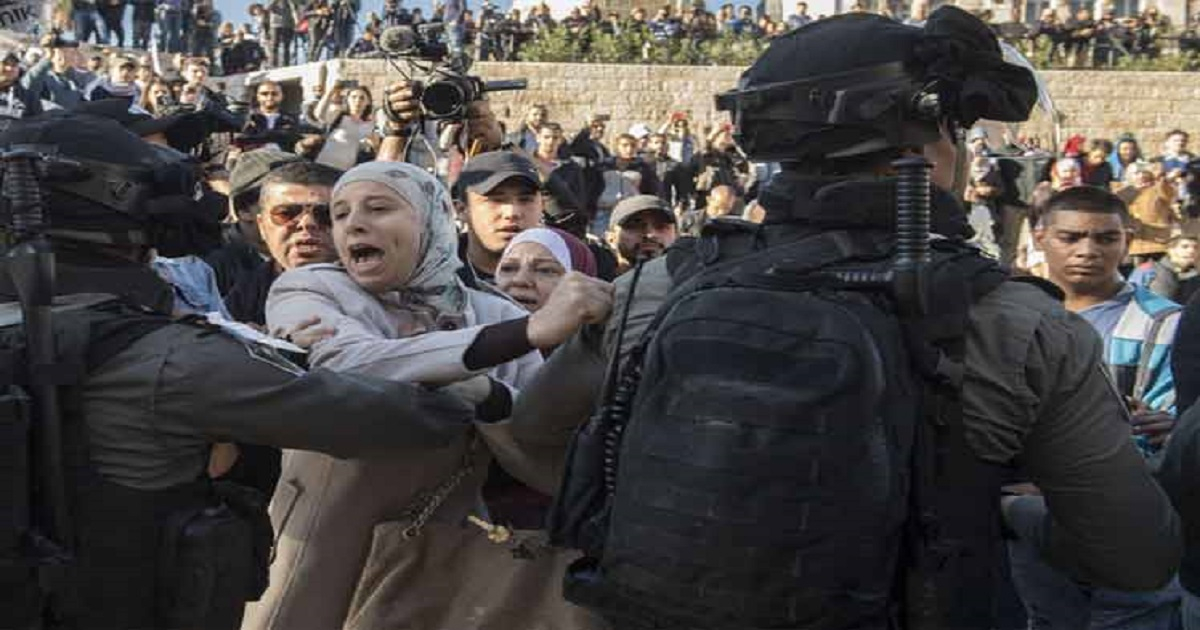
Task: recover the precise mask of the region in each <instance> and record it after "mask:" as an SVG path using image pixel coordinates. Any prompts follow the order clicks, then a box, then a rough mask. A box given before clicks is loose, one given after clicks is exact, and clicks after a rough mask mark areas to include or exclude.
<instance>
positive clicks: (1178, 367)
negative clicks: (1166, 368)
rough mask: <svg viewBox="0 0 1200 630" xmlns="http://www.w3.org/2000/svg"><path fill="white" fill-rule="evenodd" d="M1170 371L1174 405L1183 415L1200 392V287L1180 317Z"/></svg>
mask: <svg viewBox="0 0 1200 630" xmlns="http://www.w3.org/2000/svg"><path fill="white" fill-rule="evenodd" d="M1171 374H1172V375H1173V376H1174V378H1175V406H1176V408H1178V409H1179V415H1181V416H1182V415H1183V414H1184V412H1186V411H1187V409H1188V408H1189V407H1191V406H1192V403H1194V402H1196V397H1197V396H1200V291H1197V292H1196V293H1195V294H1193V295H1192V298H1191V299H1190V300H1188V303H1187V306H1186V307H1185V308H1184V309H1183V314H1182V315H1181V316H1180V317H1179V328H1178V330H1177V331H1176V333H1175V344H1174V347H1173V348H1172V350H1171Z"/></svg>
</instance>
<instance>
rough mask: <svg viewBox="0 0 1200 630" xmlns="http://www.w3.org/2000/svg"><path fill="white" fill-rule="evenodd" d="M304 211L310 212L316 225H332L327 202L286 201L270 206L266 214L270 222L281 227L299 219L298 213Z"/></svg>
mask: <svg viewBox="0 0 1200 630" xmlns="http://www.w3.org/2000/svg"><path fill="white" fill-rule="evenodd" d="M305 212H308V213H311V214H312V219H313V221H314V222H316V224H317V225H319V226H321V227H323V228H326V229H328V228H330V227H333V221H332V220H331V219H330V217H329V204H327V203H314V204H305V203H287V204H283V205H279V206H275V207H273V208H271V209H270V210H268V211H267V216H269V217H270V218H271V223H274V224H275V225H278V226H280V227H283V226H288V225H292V224H294V223H296V222H297V221H299V220H300V215H302V214H304V213H305Z"/></svg>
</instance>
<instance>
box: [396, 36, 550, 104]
mask: <svg viewBox="0 0 1200 630" xmlns="http://www.w3.org/2000/svg"><path fill="white" fill-rule="evenodd" d="M443 30H444V27H443V25H442V24H440V23H436V24H422V25H420V26H417V27H416V28H413V27H411V26H393V27H390V28H387V29H384V31H383V33H382V34H381V35H380V36H379V47H380V49H382V50H383V52H384V53H385V54H386V57H385V58H386V59H388V61H389V62H392V63H393V67H395V68H396V69H397V70H398V71H400V72H401V74H407V73H405V72H404V71H403V70H401V69H400V68H399V67H398V66H396V65H395V60H397V59H403V60H406V61H408V62H409V63H410V64H411V65H413V66H414V67H416V68H418V69H423V70H425V72H426V74H427V75H429V76H430V77H431V79H432V80H429V81H413V83H414V85H415V87H414V90H415V91H416V97H417V98H418V99H419V100H420V101H421V110H422V113H423V114H424V116H425V118H427V119H429V120H461V119H464V118H466V116H467V107H468V106H469V105H470V104H471V103H472V102H473V101H477V100H479V99H480V98H483V95H484V94H486V93H488V92H499V91H502V90H523V89H525V88H526V87H528V81H526V80H525V79H508V80H503V81H484V80H483V79H482V78H480V77H478V76H473V75H470V74H468V72H469V70H470V68H471V59H470V57H468V56H467V55H465V54H455V55H451V54H450V51H449V49H448V47H447V46H446V45H445V43H443V42H442V41H440V36H441V34H442V33H443ZM405 78H406V79H408V77H407V76H405ZM384 111H385V112H386V113H387V114H388V117H389V118H391V119H392V120H393V121H394V120H397V117H396V116H395V115H394V114H393V113H392V111H391V109H390V107H388V104H387V103H386V102H385V103H384Z"/></svg>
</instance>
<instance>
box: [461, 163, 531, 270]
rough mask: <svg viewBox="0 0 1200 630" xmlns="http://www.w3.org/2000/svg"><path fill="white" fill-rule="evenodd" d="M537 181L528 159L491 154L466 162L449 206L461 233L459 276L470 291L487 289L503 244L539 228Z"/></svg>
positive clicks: (505, 244) (501, 253)
mask: <svg viewBox="0 0 1200 630" xmlns="http://www.w3.org/2000/svg"><path fill="white" fill-rule="evenodd" d="M541 189H542V180H541V176H540V175H539V174H538V170H537V167H536V166H534V164H533V162H532V161H530V159H529V158H527V157H525V156H523V155H520V154H517V153H514V152H512V151H491V152H489V153H483V154H480V155H478V156H476V157H474V158H472V159H471V160H469V161H468V162H467V164H466V166H464V167H463V170H462V173H461V174H460V175H459V176H458V181H457V182H455V184H454V190H453V193H454V203H455V206H456V208H457V209H458V213H459V217H460V218H461V219H462V221H463V222H464V223H466V225H467V233H466V236H465V237H464V239H463V241H462V244H461V246H460V247H459V256H460V257H461V258H462V259H463V262H465V263H467V264H466V265H464V266H463V267H462V269H461V271H460V273H461V274H463V280H464V281H465V282H466V283H467V284H468V285H471V286H476V285H477V283H478V282H486V283H489V284H491V283H492V277H493V276H494V275H495V273H496V265H498V264H499V263H500V256H501V255H503V254H504V248H505V247H507V246H508V242H509V241H511V240H512V239H513V237H514V236H516V235H517V234H518V233H519V232H522V231H524V230H527V229H529V228H531V227H537V226H539V225H541V224H542V212H543V208H542V196H541Z"/></svg>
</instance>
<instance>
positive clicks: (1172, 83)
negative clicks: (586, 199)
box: [231, 60, 1200, 152]
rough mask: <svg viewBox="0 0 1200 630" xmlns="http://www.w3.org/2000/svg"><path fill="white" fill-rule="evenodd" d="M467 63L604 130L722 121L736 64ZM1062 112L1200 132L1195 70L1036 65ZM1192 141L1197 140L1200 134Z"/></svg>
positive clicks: (509, 108)
mask: <svg viewBox="0 0 1200 630" xmlns="http://www.w3.org/2000/svg"><path fill="white" fill-rule="evenodd" d="M317 67H318V66H317V64H310V65H308V66H300V67H296V68H287V69H283V70H278V71H270V72H268V73H260V74H258V75H252V76H249V77H237V78H234V79H232V80H231V85H232V86H236V85H237V84H240V83H242V82H243V81H245V80H249V81H251V82H253V81H255V80H257V77H258V76H261V75H262V74H269V75H272V76H273V77H276V78H281V79H285V80H296V79H299V80H300V81H301V82H302V83H303V84H305V85H310V84H312V83H313V82H315V80H316V76H317ZM330 71H331V75H335V76H339V77H341V78H348V79H357V80H359V81H360V82H362V83H363V84H365V85H369V86H371V87H372V91H373V92H374V93H375V94H376V97H377V98H378V96H379V95H380V94H382V90H383V87H384V86H385V85H386V84H387V83H388V82H389V80H390V79H391V78H392V77H394V76H395V73H394V71H392V70H391V69H390V68H389V67H388V66H387V65H386V64H385V63H384V62H382V61H359V60H355V61H344V62H334V66H333V67H331V69H330ZM474 71H475V72H477V73H479V74H480V75H481V76H483V77H484V78H487V79H511V78H518V77H523V78H526V79H528V80H529V89H527V90H524V91H521V92H501V93H496V94H493V95H492V96H491V100H492V107H493V109H494V110H495V111H496V113H497V114H498V115H500V116H501V118H502V119H503V120H505V121H506V123H509V124H515V123H517V122H518V121H519V120H520V117H521V115H522V113H523V112H524V110H525V108H526V107H527V106H528V105H530V104H532V103H544V104H546V105H547V106H548V107H549V108H550V117H551V119H552V120H554V121H557V122H560V123H562V124H563V125H564V127H565V128H566V129H567V130H568V132H570V131H573V130H577V129H579V128H581V127H582V126H583V123H584V121H585V120H586V119H587V116H588V115H589V114H590V113H593V112H595V113H607V114H610V115H611V116H612V122H611V123H610V124H609V134H610V137H611V135H613V134H615V133H619V132H620V131H623V130H626V129H628V128H629V127H630V126H631V125H633V124H634V123H638V122H644V123H648V124H650V125H651V126H654V127H657V126H658V125H660V124H662V122H663V121H665V120H667V118H668V116H669V115H670V113H671V112H675V111H685V112H690V113H691V114H692V116H693V118H694V119H695V121H697V125H696V126H695V127H694V128H695V129H697V130H698V129H699V128H700V127H701V126H703V125H705V124H714V123H719V122H724V121H725V120H726V118H725V117H724V115H723V114H721V113H720V112H717V111H715V109H714V106H713V95H714V94H716V93H718V92H721V91H724V90H728V89H730V88H732V87H733V86H734V85H735V84H736V82H737V77H738V73H739V72H740V69H738V68H728V67H721V68H717V67H679V66H636V65H603V64H550V63H479V64H476V66H475V68H474ZM1041 76H1042V77H1043V80H1044V81H1045V83H1046V86H1047V89H1048V91H1049V93H1050V95H1051V97H1052V98H1053V100H1054V102H1055V105H1056V106H1057V108H1058V110H1059V111H1060V112H1061V115H1062V132H1063V137H1064V138H1065V137H1067V136H1069V135H1071V134H1076V133H1078V134H1082V135H1084V136H1086V137H1089V138H1091V137H1104V138H1115V137H1117V136H1118V135H1120V134H1122V133H1126V132H1131V133H1133V134H1134V135H1135V136H1136V137H1137V138H1138V139H1139V140H1141V141H1142V143H1143V145H1144V146H1145V147H1147V149H1148V150H1149V151H1151V152H1156V151H1157V149H1158V145H1159V142H1160V140H1161V138H1162V137H1163V136H1164V135H1165V134H1166V132H1167V131H1169V130H1171V129H1174V128H1176V127H1178V128H1182V129H1184V130H1185V131H1188V132H1190V133H1192V134H1193V135H1194V136H1195V135H1197V134H1200V73H1188V72H1115V71H1114V72H1091V71H1050V72H1043V73H1041ZM1020 132H1021V133H1023V134H1027V135H1037V136H1040V137H1042V138H1044V139H1045V140H1046V141H1049V140H1051V139H1052V137H1053V136H1052V124H1051V120H1050V117H1049V116H1047V115H1045V114H1038V115H1035V116H1034V118H1033V119H1032V120H1031V122H1030V123H1027V124H1025V125H1024V126H1023V127H1022V128H1021V131H1020ZM1194 146H1200V137H1198V138H1197V142H1196V143H1195V144H1194Z"/></svg>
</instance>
